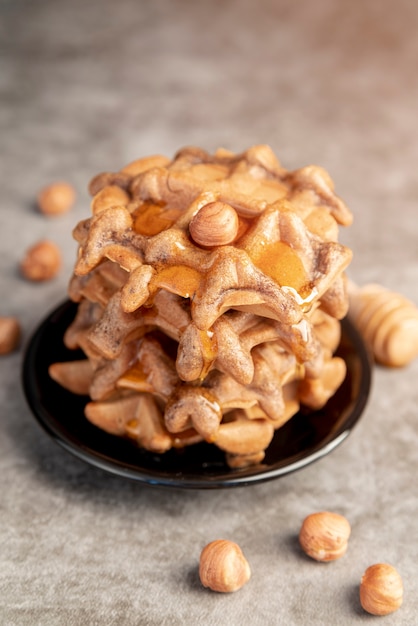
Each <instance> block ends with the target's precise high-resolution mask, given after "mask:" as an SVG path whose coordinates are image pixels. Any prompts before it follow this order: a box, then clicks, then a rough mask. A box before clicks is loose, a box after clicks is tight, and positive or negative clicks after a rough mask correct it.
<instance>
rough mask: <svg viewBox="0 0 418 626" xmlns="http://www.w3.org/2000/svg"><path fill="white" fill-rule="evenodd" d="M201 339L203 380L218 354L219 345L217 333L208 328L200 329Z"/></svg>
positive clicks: (201, 376)
mask: <svg viewBox="0 0 418 626" xmlns="http://www.w3.org/2000/svg"><path fill="white" fill-rule="evenodd" d="M199 341H200V347H201V350H202V359H203V367H202V372H201V374H200V378H201V380H203V379H204V378H206V376H207V374H208V373H209V370H210V368H211V366H212V364H213V363H214V361H215V359H216V357H217V356H218V346H217V342H216V337H215V335H214V334H213V333H212V332H210V331H207V330H199Z"/></svg>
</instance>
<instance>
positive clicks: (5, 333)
mask: <svg viewBox="0 0 418 626" xmlns="http://www.w3.org/2000/svg"><path fill="white" fill-rule="evenodd" d="M20 336H21V329H20V324H19V322H18V320H17V319H16V318H15V317H0V354H9V353H10V352H13V350H15V349H16V348H17V346H18V344H19V341H20Z"/></svg>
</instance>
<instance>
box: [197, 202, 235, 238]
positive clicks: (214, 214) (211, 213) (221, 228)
mask: <svg viewBox="0 0 418 626" xmlns="http://www.w3.org/2000/svg"><path fill="white" fill-rule="evenodd" d="M238 228H239V219H238V215H237V212H236V211H235V209H234V208H233V207H232V206H231V205H230V204H226V203H225V202H209V204H205V205H204V206H203V207H202V208H201V209H199V211H198V212H197V213H196V214H195V215H194V216H193V217H192V219H191V221H190V224H189V231H190V235H191V237H192V239H193V240H194V241H195V242H196V243H197V244H198V245H199V246H204V247H207V248H212V247H215V246H226V245H228V244H230V243H232V242H233V241H234V240H235V238H236V236H237V234H238Z"/></svg>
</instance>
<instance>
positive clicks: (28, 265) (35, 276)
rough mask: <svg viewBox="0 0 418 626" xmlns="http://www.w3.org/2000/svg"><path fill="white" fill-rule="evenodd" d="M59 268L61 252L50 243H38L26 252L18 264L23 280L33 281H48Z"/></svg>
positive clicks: (45, 241)
mask: <svg viewBox="0 0 418 626" xmlns="http://www.w3.org/2000/svg"><path fill="white" fill-rule="evenodd" d="M60 268H61V252H60V250H59V248H58V246H57V245H56V244H55V243H53V242H52V241H47V240H44V241H40V242H38V243H36V244H35V245H34V246H32V247H31V248H29V250H27V252H26V254H25V256H24V258H23V260H22V261H21V263H20V270H21V272H22V274H23V276H24V277H25V278H28V279H29V280H33V281H43V280H50V279H51V278H54V276H56V274H57V273H58V272H59V270H60Z"/></svg>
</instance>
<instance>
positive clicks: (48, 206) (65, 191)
mask: <svg viewBox="0 0 418 626" xmlns="http://www.w3.org/2000/svg"><path fill="white" fill-rule="evenodd" d="M75 199H76V192H75V189H74V187H73V186H72V185H70V184H69V183H66V182H64V181H59V182H56V183H52V184H51V185H47V186H46V187H43V188H42V189H41V190H40V192H39V194H38V198H37V203H38V207H39V210H40V212H41V213H43V214H44V215H61V214H62V213H66V212H67V211H69V210H70V209H71V207H72V206H73V204H74V202H75Z"/></svg>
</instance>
